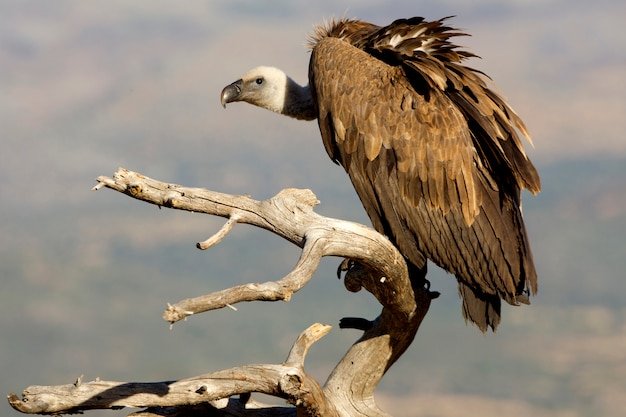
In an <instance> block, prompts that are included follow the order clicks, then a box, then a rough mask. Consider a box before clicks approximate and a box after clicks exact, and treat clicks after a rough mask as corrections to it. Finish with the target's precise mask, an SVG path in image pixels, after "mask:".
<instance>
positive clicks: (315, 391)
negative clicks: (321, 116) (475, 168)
mask: <svg viewBox="0 0 626 417" xmlns="http://www.w3.org/2000/svg"><path fill="white" fill-rule="evenodd" d="M97 181H98V184H97V185H96V186H95V187H94V189H96V190H97V189H100V188H102V187H107V188H111V189H113V190H116V191H119V192H121V193H124V194H126V195H129V196H131V197H133V198H136V199H139V200H142V201H145V202H149V203H152V204H155V205H158V206H160V207H168V208H174V209H179V210H186V211H192V212H200V213H206V214H210V215H215V216H221V217H225V218H227V219H228V221H227V223H226V224H225V225H224V226H223V227H222V228H221V229H220V230H219V231H218V232H217V233H215V234H214V235H213V236H212V237H210V238H209V239H207V240H205V241H204V242H201V243H198V247H199V248H201V249H206V248H208V247H211V246H213V245H215V244H217V243H219V242H220V241H221V240H222V239H223V238H224V237H225V236H226V235H227V234H228V233H229V232H230V231H231V230H232V229H233V227H235V226H236V224H237V223H245V224H251V225H254V226H257V227H261V228H263V229H266V230H268V231H271V232H273V233H275V234H277V235H279V236H281V237H283V238H284V239H286V240H288V241H290V242H292V243H294V244H295V245H297V246H299V247H300V248H302V252H301V255H300V258H299V260H298V262H297V263H296V266H295V267H294V269H293V270H292V271H291V272H290V273H288V274H287V275H286V276H285V277H283V278H281V279H279V280H277V281H272V282H266V283H261V284H246V285H241V286H237V287H234V288H229V289H226V290H222V291H219V292H216V293H213V294H208V295H204V296H200V297H195V298H190V299H187V300H182V301H180V302H178V303H176V304H174V305H170V306H168V308H167V310H166V311H165V313H164V319H165V320H166V321H169V322H170V323H174V322H176V321H178V320H181V319H183V318H186V317H188V316H189V315H192V314H197V313H201V312H204V311H209V310H214V309H218V308H223V307H225V306H232V305H233V304H236V303H238V302H242V301H255V300H258V301H274V300H285V301H288V300H289V299H290V298H291V295H292V294H293V293H294V292H296V291H298V290H300V289H301V288H302V287H303V286H304V285H306V283H307V282H308V281H309V280H310V279H311V277H312V276H313V274H314V272H315V271H316V269H317V267H318V265H319V262H320V260H321V258H322V257H324V256H339V257H344V258H347V259H350V260H351V261H352V262H353V263H354V264H355V265H357V267H354V268H350V269H349V270H348V272H347V274H346V277H345V283H346V287H347V288H348V289H349V290H350V291H358V290H359V289H360V288H365V289H366V290H367V291H369V292H371V293H372V294H373V295H374V296H375V297H376V298H377V299H378V301H379V302H380V303H381V305H382V306H383V310H382V313H381V315H380V316H379V317H378V318H377V319H376V320H373V321H368V320H365V319H356V320H351V321H346V322H345V323H353V325H351V326H350V325H349V326H348V327H355V328H360V329H361V330H364V334H363V336H362V337H361V338H360V339H359V340H358V341H357V342H356V343H355V344H354V345H353V346H352V347H351V348H350V350H349V351H348V352H347V353H346V355H345V356H344V358H343V359H342V360H341V362H340V363H339V364H338V365H337V367H336V368H335V369H334V370H333V372H332V373H331V375H330V376H329V378H328V380H327V381H326V383H325V385H324V387H323V388H320V387H319V385H318V384H317V382H315V381H314V380H313V379H312V378H311V377H310V376H308V374H306V372H304V368H303V361H304V357H305V355H306V353H307V351H308V349H309V347H310V345H311V344H312V343H313V342H314V341H315V340H317V339H318V338H319V337H321V335H323V334H325V333H326V332H327V331H328V329H329V328H327V327H321V328H320V327H315V326H313V327H312V328H310V329H308V330H307V331H306V332H304V333H303V334H302V335H301V337H300V338H299V340H298V342H296V344H295V345H294V347H293V348H292V350H291V353H290V355H289V357H288V359H287V361H286V362H285V363H284V364H282V365H249V366H243V367H238V368H232V369H230V370H225V371H219V372H214V373H211V374H208V375H203V376H198V377H194V378H190V379H186V380H179V381H169V382H160V383H149V384H138V383H112V382H110V383H104V382H102V381H97V382H93V383H88V384H78V385H69V386H61V387H29V388H28V389H27V390H26V391H25V392H24V399H23V400H20V399H19V398H18V397H17V396H16V395H12V396H10V397H9V402H10V403H11V405H12V406H13V407H14V408H16V409H18V410H20V411H22V412H26V413H42V412H43V413H51V412H53V413H59V412H68V411H80V410H84V409H91V408H111V407H119V406H130V407H161V408H158V410H153V409H148V410H146V411H144V412H141V413H138V414H136V415H138V416H139V415H141V416H148V415H160V416H165V415H183V414H180V413H181V412H183V411H182V410H183V409H182V408H180V407H185V408H184V413H185V414H184V415H194V413H195V412H196V411H197V410H198V409H197V407H200V412H202V413H204V412H206V411H207V410H206V407H209V406H210V407H212V409H214V411H215V412H216V413H217V414H215V415H285V413H288V414H290V413H291V411H289V410H285V409H284V408H283V407H278V408H275V407H272V408H263V407H262V406H259V407H260V408H259V407H256V406H254V405H253V404H252V402H250V401H249V394H250V393H251V392H263V393H267V394H270V395H274V396H278V397H282V398H286V399H288V400H289V402H291V403H292V404H295V405H296V408H295V409H291V410H292V411H293V412H294V413H297V414H298V415H310V416H321V415H324V416H352V415H368V416H384V415H386V414H385V413H384V412H383V411H381V410H380V409H378V407H377V406H376V404H375V402H374V399H373V393H374V390H375V388H376V386H377V385H378V383H379V382H380V380H381V378H382V377H383V375H384V374H385V372H386V371H387V370H388V369H389V367H390V366H391V365H392V364H393V363H394V362H395V361H396V360H397V359H398V358H399V357H400V355H402V353H403V352H404V351H405V350H406V349H407V347H408V346H409V345H410V344H411V342H412V340H413V338H414V336H415V334H416V332H417V330H418V327H419V325H420V323H421V321H422V319H423V317H424V316H425V314H426V312H427V311H428V308H429V306H430V300H431V299H432V298H433V295H432V294H431V293H430V292H429V291H427V290H425V289H422V288H412V286H411V281H410V279H409V275H408V271H407V267H406V263H405V262H404V259H403V257H402V255H401V254H400V253H399V252H398V251H397V249H396V248H395V247H394V246H393V245H392V244H391V243H390V242H389V241H388V240H387V239H386V238H385V237H384V236H382V235H380V234H379V233H377V232H376V231H374V230H373V229H371V228H369V227H366V226H363V225H360V224H356V223H353V222H348V221H344V220H338V219H332V218H328V217H323V216H320V215H318V214H317V213H315V212H314V211H313V208H314V207H315V205H316V204H317V203H318V201H317V199H316V197H315V195H314V194H313V193H312V192H311V191H309V190H296V189H286V190H282V191H281V192H279V193H278V194H277V195H275V196H274V197H272V198H270V199H268V200H264V201H256V200H253V199H251V198H250V197H247V196H233V195H228V194H222V193H217V192H213V191H209V190H206V189H201V188H189V187H183V186H180V185H174V184H167V183H163V182H160V181H156V180H153V179H150V178H148V177H146V176H143V175H141V174H139V173H135V172H132V171H129V170H126V169H123V168H120V169H119V170H118V171H117V172H116V173H115V174H114V176H113V178H109V177H104V176H102V177H99V178H98V179H97ZM354 323H358V325H356V324H354ZM311 329H317V330H311ZM124 392H126V394H123V393H124ZM236 394H239V395H240V396H241V397H240V401H233V400H232V399H231V400H229V399H228V398H229V397H231V396H233V395H236ZM242 404H243V406H242ZM162 407H165V408H162ZM168 407H169V408H168ZM171 407H179V408H171ZM217 409H220V410H221V411H218V410H217ZM252 409H254V410H259V411H258V414H257V411H252ZM261 410H262V411H261ZM212 415H213V414H212ZM294 415H295V414H294Z"/></svg>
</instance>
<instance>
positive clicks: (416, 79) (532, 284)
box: [309, 18, 540, 331]
mask: <svg viewBox="0 0 626 417" xmlns="http://www.w3.org/2000/svg"><path fill="white" fill-rule="evenodd" d="M458 35H461V33H459V32H456V31H454V30H453V29H451V28H449V27H447V26H445V25H444V19H442V20H438V21H434V22H424V21H423V20H421V19H420V18H414V19H409V20H399V21H396V22H394V23H392V24H391V25H389V26H387V27H378V26H375V25H372V24H369V23H364V22H360V21H355V20H341V21H338V22H331V23H330V24H329V25H327V26H325V27H318V28H317V29H316V31H315V33H314V35H313V38H312V41H311V48H312V56H311V62H310V68H309V80H310V88H311V93H312V96H313V100H314V103H315V105H316V107H317V110H318V123H319V127H320V130H321V133H322V138H323V141H324V145H325V147H326V150H327V152H328V154H329V155H330V157H331V158H332V159H333V160H335V161H336V162H338V163H340V164H341V165H342V166H343V167H344V168H345V170H346V172H347V173H348V175H349V176H350V179H351V181H352V183H353V185H354V187H355V189H356V191H357V193H358V195H359V197H360V198H361V201H362V203H363V205H364V207H365V209H366V211H367V214H368V215H369V217H370V218H371V220H372V223H373V225H374V227H375V228H376V229H377V230H378V231H380V232H382V233H385V234H386V235H387V236H389V238H390V239H392V240H393V241H394V242H395V243H396V245H397V246H398V248H399V249H400V251H401V252H402V253H403V254H404V255H405V256H406V257H407V259H408V260H409V262H410V263H411V264H412V265H413V266H414V267H416V268H418V269H424V268H425V267H426V259H431V260H432V261H433V262H435V263H436V264H437V265H439V266H441V267H442V268H444V269H445V270H447V271H449V272H450V273H452V274H454V275H455V276H456V277H457V280H458V282H459V294H460V296H461V297H462V298H463V313H464V316H465V318H466V319H468V320H471V321H472V322H474V323H475V324H476V325H478V327H479V328H480V329H481V330H483V331H485V330H486V329H487V328H488V327H492V328H493V329H495V328H496V326H497V325H498V322H499V320H500V300H501V299H504V300H505V301H507V302H509V303H511V304H517V303H518V302H519V301H520V300H523V299H524V298H525V294H526V293H528V292H530V293H534V292H536V289H537V275H536V272H535V268H534V265H533V258H532V253H531V250H530V246H529V242H528V237H527V234H526V230H525V226H524V222H523V219H522V214H521V210H520V190H521V189H523V188H527V189H529V190H530V191H531V192H533V193H536V192H538V191H539V189H540V183H539V176H538V174H537V172H536V170H535V168H534V167H533V165H532V164H531V162H530V161H529V160H528V158H527V157H526V154H525V153H524V151H523V148H522V144H521V141H520V138H519V137H518V131H519V132H521V134H522V135H524V136H526V137H527V138H528V139H530V138H529V137H528V134H527V132H526V128H525V127H524V125H523V123H522V121H521V119H520V118H519V117H518V116H517V115H516V114H515V112H514V111H513V110H512V109H511V108H510V107H509V106H508V104H506V102H505V101H504V99H502V98H501V97H500V96H499V95H497V94H496V93H494V92H493V91H492V90H490V89H489V88H488V86H487V84H486V80H485V78H484V76H483V75H482V74H481V73H480V72H478V71H475V70H473V69H471V68H469V67H466V66H463V65H462V64H461V61H462V60H463V59H465V58H467V57H471V56H473V55H472V54H471V53H469V52H466V51H462V50H459V48H458V47H456V46H455V45H453V44H452V43H451V42H450V38H451V37H452V36H458Z"/></svg>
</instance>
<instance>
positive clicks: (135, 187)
mask: <svg viewBox="0 0 626 417" xmlns="http://www.w3.org/2000/svg"><path fill="white" fill-rule="evenodd" d="M126 189H127V190H128V193H129V194H130V195H132V196H133V197H137V196H138V195H139V194H141V185H139V184H128V187H127V188H126Z"/></svg>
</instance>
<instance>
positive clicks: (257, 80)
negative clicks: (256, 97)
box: [255, 78, 263, 85]
mask: <svg viewBox="0 0 626 417" xmlns="http://www.w3.org/2000/svg"><path fill="white" fill-rule="evenodd" d="M255 82H256V83H257V85H261V84H263V78H257V79H256V81H255Z"/></svg>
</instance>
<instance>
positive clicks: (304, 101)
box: [279, 77, 317, 120]
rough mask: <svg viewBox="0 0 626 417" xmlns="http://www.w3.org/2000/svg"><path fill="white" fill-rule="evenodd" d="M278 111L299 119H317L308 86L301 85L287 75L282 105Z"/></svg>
mask: <svg viewBox="0 0 626 417" xmlns="http://www.w3.org/2000/svg"><path fill="white" fill-rule="evenodd" d="M279 113H281V114H284V115H285V116H289V117H294V118H296V119H299V120H315V119H317V110H316V109H315V105H314V104H313V97H312V96H311V89H310V88H309V86H308V85H306V86H301V85H300V84H298V83H296V82H295V81H294V80H292V79H291V78H289V77H287V84H286V86H285V97H284V100H283V107H282V109H281V110H280V112H279Z"/></svg>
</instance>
